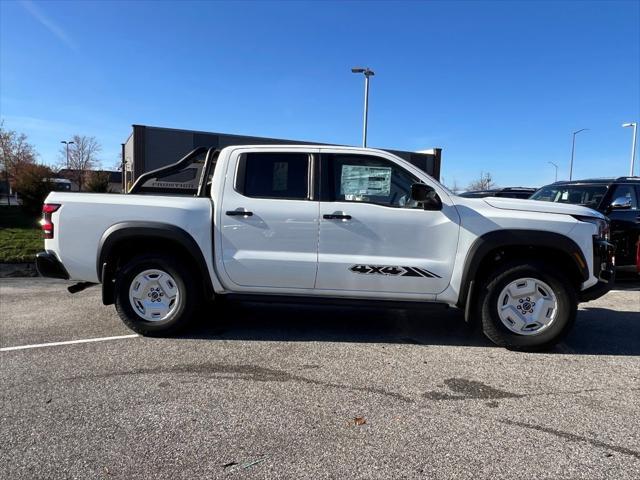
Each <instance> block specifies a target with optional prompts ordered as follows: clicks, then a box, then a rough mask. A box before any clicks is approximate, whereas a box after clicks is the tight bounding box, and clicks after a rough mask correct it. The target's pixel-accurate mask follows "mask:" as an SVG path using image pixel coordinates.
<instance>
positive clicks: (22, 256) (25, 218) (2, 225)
mask: <svg viewBox="0 0 640 480" xmlns="http://www.w3.org/2000/svg"><path fill="white" fill-rule="evenodd" d="M42 250H44V240H43V239H42V231H41V230H40V227H39V225H38V219H37V218H34V217H32V216H30V215H27V214H26V213H24V212H23V211H22V209H20V208H19V207H6V206H3V207H0V263H21V262H33V261H34V260H35V255H36V253H38V252H40V251H42Z"/></svg>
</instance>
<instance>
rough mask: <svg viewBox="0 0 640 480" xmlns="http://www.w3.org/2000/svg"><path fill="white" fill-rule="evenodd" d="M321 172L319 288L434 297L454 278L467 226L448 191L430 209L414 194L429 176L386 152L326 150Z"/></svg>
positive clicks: (323, 154)
mask: <svg viewBox="0 0 640 480" xmlns="http://www.w3.org/2000/svg"><path fill="white" fill-rule="evenodd" d="M321 172H322V184H321V187H320V190H321V193H320V195H321V203H320V238H319V244H318V247H319V250H318V276H317V280H316V288H317V289H322V290H336V291H352V292H388V293H390V294H394V295H393V296H394V297H399V296H402V294H414V295H415V294H420V295H424V296H425V297H429V296H430V295H435V294H437V293H439V292H442V291H443V290H444V289H445V288H446V287H447V286H448V284H449V281H450V279H451V273H452V267H453V263H454V258H455V254H456V249H457V243H458V230H459V216H458V213H457V211H456V209H455V207H453V205H451V204H449V202H450V201H449V199H448V198H442V200H443V203H444V205H443V209H442V210H440V211H429V210H425V209H424V208H423V207H422V206H420V205H418V204H416V203H415V202H414V201H413V200H411V198H410V192H411V185H412V184H413V183H418V182H421V180H420V179H419V178H418V177H417V176H416V175H415V173H411V172H410V171H409V170H408V169H407V168H405V167H404V166H403V165H402V164H400V163H396V162H394V161H392V160H391V159H389V158H383V157H381V156H374V155H360V154H353V153H348V152H345V153H322V161H321ZM423 183H424V182H423ZM434 184H435V182H434Z"/></svg>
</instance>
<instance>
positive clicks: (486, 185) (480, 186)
mask: <svg viewBox="0 0 640 480" xmlns="http://www.w3.org/2000/svg"><path fill="white" fill-rule="evenodd" d="M495 186H496V184H495V182H494V181H493V177H492V175H491V173H489V172H487V173H484V172H480V178H479V179H478V180H474V181H473V182H471V183H470V184H469V186H468V187H467V190H488V189H490V188H494V187H495Z"/></svg>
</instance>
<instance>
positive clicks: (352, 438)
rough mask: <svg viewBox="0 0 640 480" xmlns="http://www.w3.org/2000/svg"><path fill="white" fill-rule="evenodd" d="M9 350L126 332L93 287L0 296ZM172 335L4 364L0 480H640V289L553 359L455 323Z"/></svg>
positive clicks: (610, 303) (285, 316) (260, 327)
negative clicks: (496, 341)
mask: <svg viewBox="0 0 640 480" xmlns="http://www.w3.org/2000/svg"><path fill="white" fill-rule="evenodd" d="M0 282H1V283H0V334H1V337H0V346H1V347H11V346H19V345H29V344H38V343H45V342H58V341H67V340H77V339H86V338H94V337H105V336H120V335H128V334H130V333H131V332H130V331H129V330H127V329H126V328H125V327H124V326H123V325H122V324H121V322H120V321H119V319H118V318H117V316H116V315H115V312H114V309H113V308H112V307H104V306H102V304H101V303H100V292H99V290H98V289H97V288H92V289H89V290H87V291H85V292H82V293H78V294H76V295H70V294H67V293H66V291H65V289H64V287H65V285H66V284H65V283H64V282H59V281H54V280H45V279H33V278H24V279H2V280H0ZM209 316H210V317H211V319H209V320H204V319H203V320H202V321H201V322H199V324H198V325H196V326H195V327H194V328H193V329H192V330H190V331H189V332H187V333H185V334H184V335H182V336H180V337H179V338H166V339H149V338H141V337H134V338H119V339H114V340H110V341H104V342H96V343H81V344H71V345H58V346H48V347H44V348H33V349H26V350H14V351H3V352H0V379H1V384H0V385H1V399H2V400H1V401H2V408H1V409H0V419H1V425H2V430H1V431H2V434H1V435H0V477H1V478H7V479H13V478H25V479H27V478H29V479H31V478H78V479H87V478H123V479H135V478H167V479H179V478H184V479H193V478H219V477H230V478H233V477H250V478H283V477H285V478H314V479H315V478H337V477H343V478H385V479H387V478H474V479H478V478H492V479H493V478H518V479H528V478H532V479H533V478H536V479H537V478H554V479H555V478H572V479H573V478H598V479H599V478H613V479H626V478H629V479H637V478H639V477H640V429H639V428H638V424H639V423H640V287H639V286H638V285H637V284H633V283H627V284H625V285H624V289H622V290H617V291H613V292H611V293H609V294H608V295H607V296H605V297H603V298H602V299H600V300H598V301H595V302H591V303H587V304H583V305H582V306H581V309H580V312H579V314H578V320H577V323H576V328H575V329H574V330H573V332H572V333H571V335H570V336H569V337H568V338H567V340H566V341H565V342H564V343H563V344H561V345H559V346H558V347H557V348H556V349H555V350H554V351H553V352H550V353H544V354H527V353H516V352H510V351H507V350H504V349H501V348H496V347H493V346H492V345H491V344H489V343H488V341H486V340H484V339H483V338H482V337H481V336H480V335H479V334H478V333H477V332H475V331H473V330H471V329H469V328H468V327H466V326H465V325H464V323H463V320H462V315H461V313H460V312H458V311H456V310H447V309H443V308H436V307H429V308H425V309H423V310H418V309H410V310H384V309H379V308H342V307H341V308H337V307H317V306H315V307H314V306H282V305H276V304H242V305H233V304H231V305H227V306H225V307H224V309H218V310H217V311H212V312H211V315H209Z"/></svg>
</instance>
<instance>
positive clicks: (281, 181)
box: [272, 162, 289, 192]
mask: <svg viewBox="0 0 640 480" xmlns="http://www.w3.org/2000/svg"><path fill="white" fill-rule="evenodd" d="M288 176H289V162H274V163H273V185H272V187H273V191H274V192H281V191H283V190H286V189H287V177H288Z"/></svg>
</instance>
